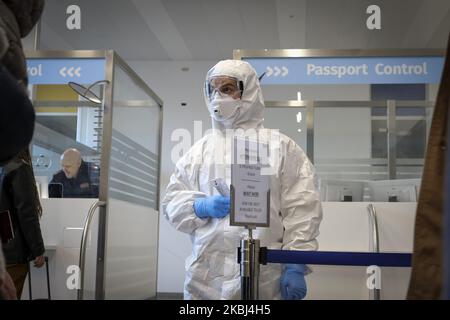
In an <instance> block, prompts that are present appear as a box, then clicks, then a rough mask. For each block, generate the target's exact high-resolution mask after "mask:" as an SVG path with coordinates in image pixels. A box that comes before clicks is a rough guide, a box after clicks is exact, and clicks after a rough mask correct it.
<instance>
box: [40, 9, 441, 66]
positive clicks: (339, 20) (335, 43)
mask: <svg viewBox="0 0 450 320" xmlns="http://www.w3.org/2000/svg"><path fill="white" fill-rule="evenodd" d="M72 4H76V5H78V6H79V7H80V9H81V30H68V29H67V27H66V19H67V17H68V16H69V15H68V14H66V9H67V7H68V6H69V5H72ZM372 4H377V5H379V6H380V8H381V27H382V28H381V30H368V29H367V27H366V19H367V17H368V16H369V15H368V14H367V13H366V8H367V7H368V6H369V5H372ZM449 30H450V1H449V0H227V1H223V0H46V8H45V10H44V14H43V17H42V25H41V44H40V48H41V49H52V50H72V49H114V50H116V51H117V52H118V53H119V54H120V55H121V56H122V57H123V58H125V59H126V60H219V59H224V58H231V57H232V52H233V49H238V48H239V49H286V48H300V49H302V48H307V49H386V48H390V49H395V48H445V47H446V41H447V37H448V33H449Z"/></svg>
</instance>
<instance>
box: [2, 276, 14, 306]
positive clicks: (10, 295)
mask: <svg viewBox="0 0 450 320" xmlns="http://www.w3.org/2000/svg"><path fill="white" fill-rule="evenodd" d="M0 296H2V297H3V299H6V300H17V291H16V287H15V286H14V282H13V280H12V279H11V276H10V275H9V273H8V272H6V273H5V278H4V279H3V282H1V284H0Z"/></svg>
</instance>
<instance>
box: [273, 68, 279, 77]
mask: <svg viewBox="0 0 450 320" xmlns="http://www.w3.org/2000/svg"><path fill="white" fill-rule="evenodd" d="M273 69H274V70H275V73H274V74H273V75H274V76H275V77H278V75H279V74H280V72H281V70H280V68H278V67H274V68H273Z"/></svg>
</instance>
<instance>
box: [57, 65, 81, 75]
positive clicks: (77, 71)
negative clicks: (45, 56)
mask: <svg viewBox="0 0 450 320" xmlns="http://www.w3.org/2000/svg"><path fill="white" fill-rule="evenodd" d="M80 71H81V67H78V68H74V67H70V68H66V67H62V68H61V69H59V74H60V75H61V76H63V77H64V78H65V77H67V76H69V77H74V76H77V77H81V73H80Z"/></svg>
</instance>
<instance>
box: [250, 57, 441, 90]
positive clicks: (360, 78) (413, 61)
mask: <svg viewBox="0 0 450 320" xmlns="http://www.w3.org/2000/svg"><path fill="white" fill-rule="evenodd" d="M244 60H245V61H247V62H249V63H250V64H251V65H252V66H253V67H254V68H255V70H256V72H257V73H258V75H261V74H263V73H264V72H265V73H266V74H265V76H264V77H263V79H262V81H261V83H262V84H360V83H439V81H440V79H441V74H442V69H443V67H444V58H443V57H429V56H425V57H361V58H347V57H345V58H339V57H337V58H244Z"/></svg>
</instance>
